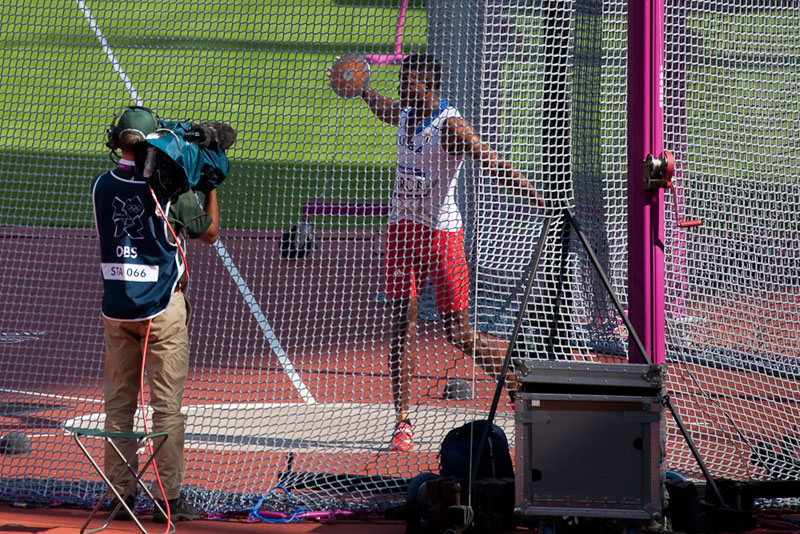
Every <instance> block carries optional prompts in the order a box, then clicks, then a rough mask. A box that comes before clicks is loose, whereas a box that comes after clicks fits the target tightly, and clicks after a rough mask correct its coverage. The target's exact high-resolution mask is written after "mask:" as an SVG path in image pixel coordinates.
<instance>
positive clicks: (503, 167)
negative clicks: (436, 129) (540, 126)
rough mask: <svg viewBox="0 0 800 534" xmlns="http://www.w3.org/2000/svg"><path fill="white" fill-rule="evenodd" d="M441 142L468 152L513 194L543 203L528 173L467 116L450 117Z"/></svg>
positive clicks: (453, 149)
mask: <svg viewBox="0 0 800 534" xmlns="http://www.w3.org/2000/svg"><path fill="white" fill-rule="evenodd" d="M442 143H443V144H444V147H445V150H447V151H448V152H449V153H450V154H454V155H466V156H469V157H470V158H472V159H473V160H475V161H476V162H478V164H479V165H480V166H481V169H483V170H484V171H486V172H487V173H488V174H489V175H490V176H492V177H493V178H494V179H495V180H497V183H498V184H500V185H502V186H503V187H506V188H507V189H509V190H510V191H511V192H512V193H513V194H515V195H521V196H524V197H527V198H529V199H531V200H532V201H535V202H536V203H537V204H538V205H539V206H544V201H543V200H542V197H541V196H539V193H537V192H536V189H534V187H533V185H532V184H531V183H530V181H529V180H528V179H527V178H526V177H525V175H523V174H522V173H521V172H519V171H518V170H517V169H515V168H514V166H513V165H511V163H509V162H508V161H506V160H504V159H502V158H501V157H500V156H499V155H498V154H497V152H495V150H494V149H493V148H492V147H491V146H490V145H489V143H485V142H483V141H482V140H481V138H480V136H479V135H478V133H477V132H476V131H475V128H474V127H473V126H472V125H471V124H470V123H469V122H468V121H467V120H465V119H463V118H461V117H451V118H449V119H447V122H445V125H444V128H443V130H442Z"/></svg>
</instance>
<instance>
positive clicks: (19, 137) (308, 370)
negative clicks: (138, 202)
mask: <svg viewBox="0 0 800 534" xmlns="http://www.w3.org/2000/svg"><path fill="white" fill-rule="evenodd" d="M551 4H552V6H551ZM562 4H563V5H562ZM626 4H627V3H626V2H624V1H621V0H620V1H599V0H582V1H576V2H570V3H543V4H539V3H535V2H534V3H532V2H526V1H520V2H515V1H499V0H488V1H480V2H479V1H477V0H442V1H437V2H429V3H428V4H425V3H422V2H411V4H410V5H408V9H407V10H405V11H404V15H405V16H404V18H403V19H402V20H400V21H399V20H398V14H399V13H400V11H399V8H400V5H398V3H395V2H380V1H369V0H363V1H361V0H341V1H332V0H296V1H293V2H282V3H280V4H277V3H266V4H265V3H263V2H254V1H242V0H237V1H236V2H224V1H216V2H203V1H197V2H179V3H175V2H172V3H165V2H136V3H135V4H134V3H129V2H116V3H113V5H112V3H108V2H84V1H80V0H78V1H75V2H66V1H63V2H55V1H53V2H35V3H33V4H31V3H30V2H28V3H25V4H23V3H22V2H17V1H15V0H11V1H10V0H0V6H2V15H0V17H2V19H1V21H2V25H3V29H4V38H3V43H2V46H0V54H2V64H3V72H4V83H3V85H2V86H0V103H2V106H0V117H2V125H3V128H2V130H3V133H2V136H1V137H0V175H2V176H3V179H2V181H1V182H0V191H1V192H2V196H3V198H5V199H7V202H6V205H5V206H4V209H3V210H2V212H0V258H2V265H3V273H4V276H3V278H2V281H0V295H1V296H2V299H3V301H4V302H6V305H5V310H4V313H3V314H2V318H0V344H2V347H3V353H4V356H3V358H1V359H0V429H2V434H3V436H4V441H3V444H4V447H5V450H4V454H2V455H0V466H2V476H0V496H2V497H4V498H11V499H15V500H20V501H39V502H76V503H88V502H91V501H93V500H96V499H98V498H99V497H100V495H101V494H102V492H103V488H102V487H101V485H100V484H99V483H98V482H99V480H98V478H97V475H96V474H95V473H93V472H92V470H91V467H90V466H89V464H88V462H86V461H85V459H84V458H83V457H82V456H81V454H80V452H79V450H78V448H77V447H75V446H74V444H73V443H72V442H71V437H70V435H69V432H67V430H68V429H69V428H74V427H102V425H103V420H104V414H103V354H104V346H103V325H102V322H101V317H100V300H101V296H102V281H101V278H100V276H99V274H100V273H99V266H98V264H99V262H100V257H99V249H98V240H97V238H96V235H95V230H94V221H93V215H92V203H91V197H90V184H91V182H92V179H93V178H94V177H95V176H97V175H99V174H100V173H102V172H105V171H106V170H107V169H108V168H110V167H111V166H112V164H111V163H110V162H109V161H108V159H107V157H106V155H107V151H106V150H105V149H104V147H103V142H104V141H105V135H104V132H105V130H106V128H107V127H108V125H109V123H110V122H111V117H112V115H113V114H114V113H118V112H119V111H121V109H122V108H124V106H126V105H131V104H144V105H147V106H150V107H152V108H153V109H155V110H156V111H157V112H158V113H159V114H160V116H161V117H162V118H164V119H167V120H195V121H197V120H220V121H224V122H227V123H229V124H231V125H232V126H233V127H234V128H236V129H237V130H238V132H239V139H238V140H237V142H236V144H235V145H234V147H233V148H231V149H230V151H229V153H228V155H229V157H230V162H231V172H230V175H229V177H228V179H227V180H226V181H225V182H224V183H223V184H222V185H221V186H220V187H219V199H220V200H219V201H220V212H221V231H220V239H219V240H218V241H217V242H216V243H215V244H214V245H211V246H209V245H205V244H202V243H199V242H197V241H190V242H189V243H188V245H187V262H188V271H189V276H190V281H189V286H188V290H187V294H188V298H189V299H190V300H191V302H192V305H193V313H192V320H191V324H190V337H191V365H190V373H189V378H188V381H187V385H186V392H185V395H184V401H183V404H184V412H185V414H186V450H185V456H186V476H185V479H184V487H183V492H184V495H185V496H186V497H187V498H188V499H189V500H190V501H191V502H192V503H194V504H196V505H198V506H200V507H201V508H203V509H204V510H206V511H208V512H210V513H220V514H222V513H225V512H230V511H232V510H237V509H239V508H241V507H246V506H250V507H252V506H257V507H258V508H259V509H261V510H268V511H272V512H274V513H275V514H283V515H280V517H291V515H292V513H294V512H295V511H296V510H298V509H300V508H302V509H305V510H319V511H325V510H327V511H331V510H334V511H336V510H339V511H372V510H376V509H382V508H385V507H386V506H388V505H390V504H393V503H397V502H400V501H403V500H404V499H405V491H406V487H407V485H408V481H409V479H410V478H411V477H414V476H415V475H417V474H419V473H421V472H425V471H433V472H437V471H438V459H437V453H438V447H439V444H440V443H441V440H442V438H443V437H444V435H445V433H446V432H447V431H448V430H450V429H451V428H454V427H455V426H458V425H460V424H462V423H465V422H467V421H470V420H472V419H476V418H483V417H485V415H486V412H487V410H488V407H489V405H490V402H491V395H492V394H493V392H494V387H495V383H494V381H493V378H492V376H491V375H490V374H489V373H487V372H486V370H485V369H484V367H483V366H481V365H476V360H479V358H474V357H473V356H474V354H471V353H470V352H471V351H469V350H468V351H467V353H466V354H465V353H464V352H463V351H461V350H459V349H457V348H455V347H454V346H453V344H451V343H450V342H448V340H447V336H446V335H445V325H444V324H443V322H444V320H443V317H442V314H440V313H439V310H438V309H437V306H436V303H435V291H434V289H433V287H432V286H431V285H430V284H425V285H422V286H421V287H420V288H419V289H420V291H419V293H420V295H419V310H418V321H417V335H416V341H415V343H414V345H413V352H414V354H415V355H416V368H415V369H414V370H413V373H412V374H411V378H410V381H409V384H410V400H411V404H410V408H409V414H408V415H409V417H410V419H411V421H412V423H413V428H414V434H415V436H414V442H415V443H414V448H413V450H412V451H410V452H407V453H397V452H390V451H389V450H388V446H389V442H390V439H391V437H392V432H393V429H394V426H395V422H396V410H395V407H394V405H393V397H392V386H391V376H390V370H389V365H388V357H387V355H388V354H389V352H390V349H391V343H392V335H391V324H392V304H391V302H390V299H389V298H388V295H387V293H386V281H385V278H386V277H385V274H384V261H385V255H386V246H387V232H386V223H387V216H388V214H389V203H390V200H391V198H392V190H393V188H394V185H395V160H396V157H397V154H396V152H397V148H396V144H395V136H396V129H395V128H394V127H393V126H390V125H387V124H384V123H383V122H381V121H379V120H378V119H376V117H375V116H374V115H373V114H372V113H371V112H370V111H369V109H368V107H367V106H366V105H365V104H364V102H363V101H362V100H361V99H358V98H356V99H352V100H346V99H341V98H339V97H337V96H336V95H335V94H334V93H333V92H332V91H331V89H330V87H329V86H328V80H327V78H326V76H325V71H326V69H327V68H328V67H329V66H331V65H332V64H333V63H334V61H335V58H336V57H337V56H342V55H347V54H355V55H359V56H363V55H365V54H373V55H376V56H380V55H383V56H384V57H383V58H377V59H376V60H375V62H374V63H373V64H372V67H371V86H372V87H373V88H374V89H376V90H377V91H379V92H381V93H383V94H386V95H387V96H389V97H391V98H395V99H396V98H398V96H397V95H398V78H399V75H400V72H401V68H400V66H399V65H397V64H396V63H394V62H393V59H395V58H394V57H393V56H394V55H395V54H397V52H398V44H400V50H401V51H402V53H404V54H406V53H410V52H413V51H427V52H430V53H433V54H435V55H436V56H437V57H438V58H439V59H440V60H441V62H442V65H443V70H442V83H441V89H440V93H441V96H442V97H444V98H445V99H446V100H447V101H448V102H449V103H451V104H452V105H454V106H456V107H457V108H458V109H459V111H460V112H461V114H462V115H463V117H465V118H466V119H467V120H469V121H470V122H471V123H472V124H473V125H474V126H475V128H476V130H477V131H478V132H480V134H481V137H482V140H483V141H486V142H487V143H489V144H491V146H493V147H494V149H495V150H496V151H497V153H498V154H499V156H500V157H501V158H503V159H504V160H507V161H509V162H510V163H511V164H512V165H513V166H514V167H515V168H516V169H518V170H519V171H521V172H522V173H523V174H525V175H526V176H528V177H529V178H530V179H531V181H532V182H533V185H534V186H535V188H536V189H537V191H538V192H539V194H540V195H541V196H542V198H544V199H545V200H546V201H547V207H545V208H540V207H538V206H536V205H535V204H532V203H530V202H527V201H524V200H521V199H520V198H519V194H518V193H519V191H514V190H508V189H505V188H502V187H500V186H499V185H498V182H497V180H495V179H494V178H493V177H492V176H491V173H489V172H488V171H487V170H486V169H485V168H482V167H481V166H480V165H477V164H475V162H474V161H472V160H470V159H469V158H467V160H466V161H465V163H464V167H463V168H462V170H461V173H460V176H459V179H458V185H457V186H456V188H455V194H454V202H455V203H456V205H457V206H458V208H459V211H460V213H461V214H462V219H463V228H464V245H463V248H464V250H465V255H466V258H467V264H468V265H469V292H468V299H469V319H470V324H471V325H472V328H473V329H474V331H475V332H479V333H480V336H481V337H480V339H483V340H486V342H487V343H489V344H490V345H491V346H492V347H493V350H494V353H495V354H504V351H505V349H506V346H507V342H508V337H509V335H510V333H511V329H512V326H513V324H514V320H515V319H516V316H517V313H518V312H519V308H520V306H521V297H522V294H523V287H524V284H525V281H526V278H527V276H528V273H529V270H530V266H531V260H532V257H533V254H534V251H535V249H536V247H537V246H538V245H539V240H540V233H541V230H542V227H543V221H544V218H545V217H554V216H556V215H557V214H558V213H559V210H561V209H563V208H565V207H569V208H571V209H573V210H574V212H575V214H576V217H577V219H578V220H579V221H580V222H581V226H582V228H583V229H584V231H585V232H586V234H587V236H588V238H589V241H590V243H591V245H592V247H593V248H594V250H595V251H596V253H597V255H598V258H599V259H600V262H601V264H602V265H603V267H604V269H605V270H606V272H607V274H608V275H609V278H610V280H611V282H612V286H613V287H614V289H615V291H616V292H617V293H618V295H619V297H620V299H621V301H622V303H623V305H625V306H626V303H627V298H626V294H627V290H626V276H627V246H626V245H627V229H626V226H627V167H626V161H627V159H626V158H627V156H626V136H627V132H626V94H627V91H628V89H627V68H626V58H627V9H626ZM677 4H678V3H677V2H676V5H677ZM723 4H724V5H725V6H730V5H731V3H730V2H699V3H690V4H689V5H684V3H680V6H679V7H674V6H671V5H669V3H668V5H667V13H666V18H667V24H666V28H667V30H666V35H665V70H664V91H663V98H664V107H665V117H664V122H665V136H664V137H665V139H664V141H665V147H666V148H668V149H670V150H672V151H673V152H674V153H675V155H676V159H677V166H676V167H677V171H676V172H677V178H676V183H677V184H678V186H679V187H680V193H681V209H685V210H686V212H687V213H688V214H691V215H692V216H693V217H699V218H702V219H703V220H704V226H702V227H701V228H700V229H691V230H679V229H673V228H668V230H667V235H666V246H667V280H666V282H667V295H668V297H667V316H668V325H667V326H668V328H667V334H668V339H667V346H668V352H667V353H668V359H669V360H670V371H669V375H668V376H669V380H670V389H671V391H672V392H673V395H674V399H675V401H676V404H677V405H678V407H679V409H680V410H681V412H682V413H683V414H684V417H685V419H686V420H687V422H688V424H689V428H690V431H691V432H692V433H693V437H694V438H695V439H696V440H697V442H698V446H699V447H700V450H701V452H702V453H703V454H704V456H705V458H706V460H707V461H708V462H709V464H710V468H711V469H712V472H714V473H715V474H718V475H724V476H733V477H737V478H747V477H753V478H760V479H764V478H776V477H777V478H796V477H797V475H798V473H797V455H798V451H797V436H796V432H797V429H796V423H797V412H796V398H795V397H796V389H797V388H796V382H795V381H796V379H797V376H796V374H797V364H796V355H797V353H798V348H800V343H798V340H797V337H796V331H797V317H799V316H800V314H798V300H799V299H798V290H797V288H798V287H800V284H798V280H797V276H798V275H797V273H798V272H800V269H798V267H799V266H798V264H797V261H798V260H797V258H798V257H800V256H799V255H798V254H796V253H793V252H796V251H794V249H796V246H793V245H792V244H791V243H792V242H793V241H791V240H789V238H788V237H787V236H789V235H792V232H793V231H795V232H796V231H797V230H798V223H797V217H794V216H793V214H794V213H796V212H797V210H798V208H800V206H798V200H797V195H792V187H793V186H795V188H796V179H795V178H794V177H793V176H791V175H790V174H788V175H787V173H785V171H784V172H781V171H783V169H784V167H785V163H784V156H783V155H784V154H786V153H788V152H791V148H793V146H791V143H795V145H796V143H797V141H796V135H792V132H796V131H797V126H798V124H797V123H798V120H799V119H800V111H798V105H797V100H796V98H795V95H796V94H798V89H800V87H798V81H797V80H796V77H795V76H793V75H792V71H791V69H792V68H793V65H794V64H795V63H796V59H797V57H798V50H797V47H798V44H797V43H796V39H792V38H791V37H792V36H793V35H795V34H796V30H797V22H796V21H797V20H799V19H798V18H797V17H796V13H795V11H796V8H789V7H788V6H787V7H782V8H781V7H775V6H772V5H771V4H770V5H769V6H764V5H762V4H763V2H755V3H753V2H751V3H747V2H740V3H737V4H735V5H734V6H733V7H730V8H728V7H724V8H723V7H722V6H723ZM548 6H551V7H548ZM398 28H400V29H401V30H402V35H400V34H398ZM725 141H728V142H727V143H726V142H725ZM736 141H738V142H736ZM729 147H736V148H735V149H733V150H731V148H729ZM706 151H708V152H709V154H706V153H705V152H706ZM712 151H713V152H712ZM720 170H724V172H722V173H721V172H720ZM743 171H744V172H743ZM727 174H733V175H734V176H736V178H729V177H728V176H726V175H727ZM785 175H786V176H785ZM712 188H713V189H712ZM558 220H559V221H561V219H558ZM674 222H675V221H674V217H673V216H672V215H671V213H669V212H668V213H667V223H668V225H669V224H672V223H674ZM545 239H546V242H545V247H544V254H543V257H542V262H541V265H540V266H539V269H538V270H537V273H536V275H535V278H534V284H533V291H532V299H531V301H530V302H529V304H528V306H527V307H526V308H525V310H524V312H523V321H522V329H521V335H520V338H519V340H518V349H519V351H520V355H522V356H528V357H535V358H554V359H575V360H584V361H614V362H623V361H625V360H626V358H627V335H626V332H625V331H624V328H622V327H621V323H620V321H619V320H618V318H617V315H616V313H615V312H614V310H613V307H612V305H611V302H610V300H609V298H608V295H607V294H606V292H605V290H604V289H603V287H602V285H601V283H600V280H599V278H598V276H597V274H596V273H595V272H594V270H593V269H592V267H591V265H590V264H589V261H588V258H587V256H586V252H585V251H584V250H583V248H582V247H581V246H580V245H579V244H578V243H577V240H575V239H574V236H572V235H571V234H570V232H568V231H566V230H565V228H564V225H563V222H562V223H559V224H554V225H552V227H551V229H550V231H549V233H548V234H547V235H546V236H545ZM478 363H479V362H478ZM455 384H458V385H459V386H462V385H465V386H466V387H467V388H468V390H469V393H470V395H467V396H468V397H469V398H453V397H459V395H453V394H449V395H448V394H446V389H447V386H448V385H450V386H454V385H455ZM136 421H137V425H138V426H139V427H140V426H141V416H140V415H139V414H137V416H136ZM496 422H497V424H498V425H499V426H501V428H503V429H504V430H505V432H506V435H507V437H508V439H509V442H510V443H511V445H512V447H513V443H514V421H513V412H512V410H511V408H510V405H509V404H508V403H506V402H504V399H501V403H500V410H499V412H498V415H497V419H496ZM20 434H21V435H22V436H20ZM668 434H669V435H668V438H669V441H668V443H669V447H668V457H667V466H668V467H669V468H672V469H675V470H678V471H681V472H684V473H686V474H687V475H696V474H697V468H696V465H695V463H694V461H693V460H692V458H691V456H690V455H689V454H688V450H685V447H684V445H683V442H682V439H681V438H680V437H679V435H678V434H677V431H676V430H675V428H674V426H673V425H671V424H670V426H669V432H668ZM27 440H29V442H28V441H27ZM90 446H91V447H93V449H92V450H93V452H94V453H95V454H96V456H97V457H100V456H102V454H101V449H100V446H99V444H91V445H90ZM28 449H30V450H28ZM282 490H288V491H289V492H290V493H287V492H286V491H282Z"/></svg>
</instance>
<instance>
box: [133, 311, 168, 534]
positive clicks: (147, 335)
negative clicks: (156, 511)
mask: <svg viewBox="0 0 800 534" xmlns="http://www.w3.org/2000/svg"><path fill="white" fill-rule="evenodd" d="M152 325H153V319H149V320H148V321H147V332H145V335H144V347H143V348H142V372H141V373H140V374H139V402H140V403H141V406H142V423H143V424H144V433H145V434H149V433H150V432H149V431H148V430H147V412H146V411H145V405H144V368H145V365H144V363H145V358H146V355H147V341H148V340H149V339H150V327H151V326H152ZM166 439H169V436H167V438H166ZM147 448H148V450H149V451H150V456H152V457H153V471H154V472H155V474H156V482H158V489H160V490H161V496H162V497H164V506H166V507H167V526H166V528H165V530H164V534H167V533H168V532H169V525H170V523H171V522H172V515H171V511H170V509H169V502H167V494H166V492H165V491H164V486H163V484H161V475H159V474H158V465H157V464H156V459H155V453H154V452H153V441H152V440H149V439H148V440H147Z"/></svg>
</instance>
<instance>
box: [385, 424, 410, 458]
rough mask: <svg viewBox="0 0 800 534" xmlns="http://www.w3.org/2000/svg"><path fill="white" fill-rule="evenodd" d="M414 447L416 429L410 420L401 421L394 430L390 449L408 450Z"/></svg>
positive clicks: (396, 450)
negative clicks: (412, 426)
mask: <svg viewBox="0 0 800 534" xmlns="http://www.w3.org/2000/svg"><path fill="white" fill-rule="evenodd" d="M413 448H414V430H413V429H412V428H411V423H409V422H408V421H400V422H399V423H397V425H396V426H395V427H394V432H392V443H391V444H390V445H389V450H390V451H392V452H408V451H410V450H411V449H413Z"/></svg>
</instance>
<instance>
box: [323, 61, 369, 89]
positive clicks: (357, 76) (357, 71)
mask: <svg viewBox="0 0 800 534" xmlns="http://www.w3.org/2000/svg"><path fill="white" fill-rule="evenodd" d="M330 73H331V82H330V83H331V89H333V91H334V92H335V93H336V94H337V95H339V96H340V97H342V98H355V97H357V96H361V93H363V92H364V91H366V90H367V89H368V88H369V80H370V67H369V63H367V61H366V60H365V59H364V58H363V57H362V56H353V55H351V56H344V57H342V58H340V59H339V60H338V61H337V62H336V63H334V64H333V67H331V71H330Z"/></svg>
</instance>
